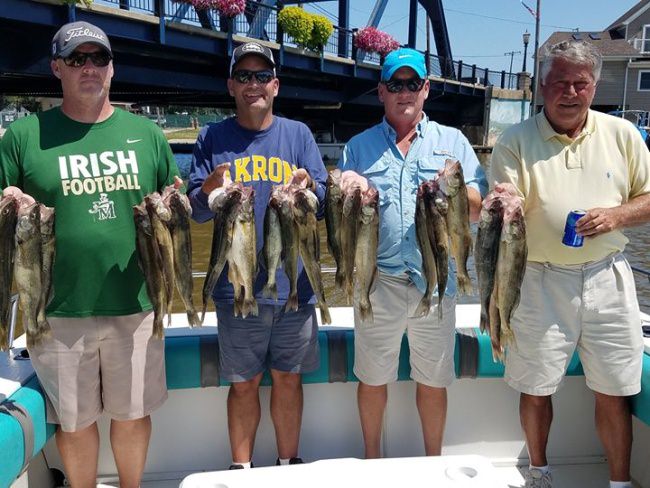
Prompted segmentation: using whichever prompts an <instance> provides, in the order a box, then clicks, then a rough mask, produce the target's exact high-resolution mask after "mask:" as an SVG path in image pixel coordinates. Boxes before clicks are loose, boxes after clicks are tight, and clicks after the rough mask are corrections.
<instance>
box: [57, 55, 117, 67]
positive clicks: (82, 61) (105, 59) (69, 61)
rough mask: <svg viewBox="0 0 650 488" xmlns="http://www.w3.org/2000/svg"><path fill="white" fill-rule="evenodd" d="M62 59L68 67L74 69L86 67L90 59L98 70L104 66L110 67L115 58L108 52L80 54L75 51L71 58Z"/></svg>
mask: <svg viewBox="0 0 650 488" xmlns="http://www.w3.org/2000/svg"><path fill="white" fill-rule="evenodd" d="M62 59H63V62H64V63H65V65H66V66H70V67H72V68H81V67H82V66H85V65H86V61H87V60H88V59H90V62H91V63H93V64H94V65H95V66H97V67H98V68H103V67H104V66H108V63H110V62H111V59H113V57H112V56H111V55H110V54H108V53H107V52H106V51H97V52H94V53H80V52H76V51H75V52H73V53H72V54H71V55H70V56H67V57H65V58H62Z"/></svg>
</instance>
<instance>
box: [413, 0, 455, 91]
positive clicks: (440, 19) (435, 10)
mask: <svg viewBox="0 0 650 488" xmlns="http://www.w3.org/2000/svg"><path fill="white" fill-rule="evenodd" d="M418 1H419V2H420V4H421V5H422V6H423V7H424V10H425V11H426V12H427V14H428V15H429V17H430V18H431V26H432V28H433V38H434V39H435V41H436V49H437V51H438V56H440V58H441V59H440V68H441V71H442V76H443V77H445V78H454V76H455V74H454V64H453V56H452V55H451V42H450V41H449V32H448V31H447V21H446V20H445V11H444V9H443V6H442V0H418ZM427 28H428V26H427Z"/></svg>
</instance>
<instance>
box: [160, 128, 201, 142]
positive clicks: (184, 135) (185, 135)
mask: <svg viewBox="0 0 650 488" xmlns="http://www.w3.org/2000/svg"><path fill="white" fill-rule="evenodd" d="M199 130H200V129H179V130H175V131H171V132H165V137H167V140H168V141H169V140H171V139H186V140H190V141H192V142H194V141H196V138H197V137H198V135H199Z"/></svg>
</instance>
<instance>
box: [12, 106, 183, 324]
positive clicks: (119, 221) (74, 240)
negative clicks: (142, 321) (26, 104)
mask: <svg viewBox="0 0 650 488" xmlns="http://www.w3.org/2000/svg"><path fill="white" fill-rule="evenodd" d="M177 174H178V168H177V166H176V162H175V160H174V156H173V154H172V152H171V149H170V148H169V144H168V143H167V141H166V140H165V137H164V136H163V134H162V132H161V131H160V129H159V128H158V127H157V126H156V125H155V124H154V123H152V122H150V121H148V120H146V119H144V118H142V117H139V116H136V115H133V114H130V113H128V112H125V111H124V110H119V109H115V111H114V113H113V114H112V115H111V116H110V117H109V118H108V119H106V120H105V121H103V122H100V123H97V124H84V123H80V122H76V121H74V120H72V119H70V118H68V117H67V116H66V115H65V114H63V112H61V110H60V109H59V108H54V109H52V110H48V111H46V112H42V113H39V114H37V115H31V116H29V117H26V118H24V119H21V120H18V121H16V122H14V123H13V124H12V125H11V126H10V127H9V129H8V130H7V132H6V133H5V135H4V137H3V138H2V141H0V187H1V188H5V187H7V186H17V187H19V188H21V189H22V190H23V191H24V192H26V193H28V194H30V195H31V196H33V197H34V198H35V199H36V200H37V201H39V202H41V203H43V204H45V205H47V206H50V207H54V208H55V210H56V214H55V215H56V221H55V233H56V259H55V265H54V271H53V273H54V276H53V294H54V297H53V299H52V302H51V303H50V305H49V307H48V309H47V313H48V315H52V316H57V317H87V316H92V315H108V316H111V315H127V314H132V313H137V312H140V311H142V310H149V309H151V304H150V302H149V298H148V296H147V292H146V289H145V286H144V278H143V276H142V272H141V271H140V268H139V266H138V260H137V255H136V251H135V225H134V223H133V208H132V207H133V205H137V204H139V203H140V202H141V201H142V199H143V197H144V196H145V195H146V194H148V193H151V192H154V191H159V190H161V189H162V188H163V187H164V186H165V185H168V184H171V183H172V182H173V180H174V176H175V175H177Z"/></svg>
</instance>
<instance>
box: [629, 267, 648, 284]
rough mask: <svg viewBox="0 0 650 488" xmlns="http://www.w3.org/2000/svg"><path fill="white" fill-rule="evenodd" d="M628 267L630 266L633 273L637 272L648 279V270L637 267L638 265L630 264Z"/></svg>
mask: <svg viewBox="0 0 650 488" xmlns="http://www.w3.org/2000/svg"><path fill="white" fill-rule="evenodd" d="M630 268H632V271H634V272H635V273H638V274H640V275H643V276H645V277H646V278H648V281H650V271H649V270H647V269H643V268H639V267H638V266H630Z"/></svg>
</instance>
